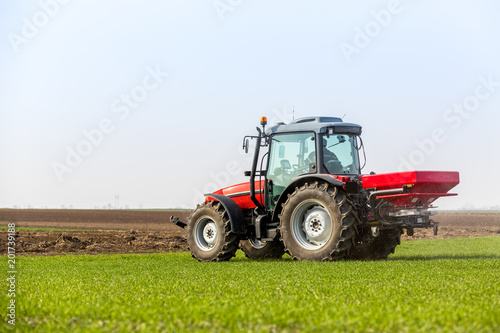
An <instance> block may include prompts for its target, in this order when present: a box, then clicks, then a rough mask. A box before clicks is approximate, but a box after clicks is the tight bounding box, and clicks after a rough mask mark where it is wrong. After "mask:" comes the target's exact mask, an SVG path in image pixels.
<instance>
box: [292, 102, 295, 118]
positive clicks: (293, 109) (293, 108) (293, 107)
mask: <svg viewBox="0 0 500 333" xmlns="http://www.w3.org/2000/svg"><path fill="white" fill-rule="evenodd" d="M292 120H295V105H294V106H292Z"/></svg>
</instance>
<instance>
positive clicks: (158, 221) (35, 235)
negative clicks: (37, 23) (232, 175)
mask: <svg viewBox="0 0 500 333" xmlns="http://www.w3.org/2000/svg"><path fill="white" fill-rule="evenodd" d="M171 215H175V216H179V217H180V220H181V221H186V219H187V216H188V215H189V212H188V211H151V210H142V211H141V210H57V209H40V210H39V209H28V210H20V209H1V210H0V221H1V225H2V226H4V227H6V226H7V224H8V223H15V224H16V228H17V231H16V253H17V254H18V255H23V254H25V255H26V254H28V255H31V254H35V255H36V254H38V255H53V254H65V253H89V254H90V253H93V254H97V253H150V252H165V251H186V250H187V246H186V241H185V232H184V230H183V229H181V228H179V227H177V226H175V225H174V224H172V223H170V216H171ZM434 220H436V221H439V222H441V224H440V229H439V234H438V235H437V236H434V234H433V231H432V230H431V229H417V230H415V235H414V236H413V237H409V236H406V235H404V236H403V237H402V240H405V241H406V240H413V239H442V238H453V237H483V236H500V214H496V213H466V212H464V213H443V214H439V215H437V216H436V217H435V218H434ZM22 228H44V229H56V230H19V229H22ZM57 229H63V230H57ZM0 235H1V238H2V239H3V240H4V242H3V243H4V244H6V240H7V230H5V229H3V230H0ZM6 252H7V248H6V247H5V246H2V247H0V254H6Z"/></svg>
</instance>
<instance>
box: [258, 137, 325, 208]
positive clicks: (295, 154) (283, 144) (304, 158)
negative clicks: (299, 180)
mask: <svg viewBox="0 0 500 333" xmlns="http://www.w3.org/2000/svg"><path fill="white" fill-rule="evenodd" d="M314 172H316V141H315V135H314V132H304V133H283V134H275V135H273V136H272V137H271V143H270V148H269V161H268V167H267V182H268V200H267V208H268V209H269V210H274V207H275V205H276V202H277V200H278V198H279V196H280V195H281V193H283V191H284V190H285V188H286V187H287V186H288V185H289V184H290V183H291V182H292V180H293V179H294V178H296V177H297V176H300V175H302V174H306V173H314Z"/></svg>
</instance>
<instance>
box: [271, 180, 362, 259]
mask: <svg viewBox="0 0 500 333" xmlns="http://www.w3.org/2000/svg"><path fill="white" fill-rule="evenodd" d="M308 190H313V192H316V193H317V192H319V191H321V192H324V193H326V194H327V195H328V196H329V197H330V201H331V202H330V203H331V204H332V206H333V209H335V210H337V212H338V216H339V217H340V226H339V227H340V230H339V231H338V234H339V237H338V240H337V242H336V244H334V246H333V249H332V250H331V251H330V252H328V253H325V254H323V255H322V256H321V257H316V258H314V259H313V260H318V261H336V260H341V259H344V258H345V257H346V256H347V255H348V254H349V251H350V249H351V246H352V245H353V243H354V238H355V235H356V229H355V224H356V221H357V219H356V217H355V214H354V211H353V205H352V203H351V202H350V200H349V198H348V197H347V195H346V194H345V193H344V192H343V191H341V190H339V188H338V187H336V186H333V185H331V184H329V183H327V182H319V181H314V182H310V183H305V184H304V185H302V186H300V187H296V188H295V190H294V192H292V193H290V194H289V195H288V198H287V200H286V202H285V203H283V204H282V210H281V213H280V214H279V218H280V227H279V229H280V233H281V235H282V236H281V239H280V240H281V241H282V242H283V244H284V247H285V251H286V252H287V253H289V254H290V255H291V256H292V259H293V260H303V259H304V258H303V255H301V254H300V251H293V250H292V251H291V247H292V246H291V244H289V242H291V238H292V237H283V232H284V231H285V230H283V226H284V223H289V222H288V221H285V219H286V217H285V216H284V212H285V211H286V209H287V206H289V205H293V201H295V200H294V198H296V197H297V196H299V195H300V194H301V193H303V192H305V191H308ZM317 196H318V197H319V196H321V195H320V194H318V195H317ZM291 202H292V203H291ZM294 252H295V253H294ZM297 252H299V253H297Z"/></svg>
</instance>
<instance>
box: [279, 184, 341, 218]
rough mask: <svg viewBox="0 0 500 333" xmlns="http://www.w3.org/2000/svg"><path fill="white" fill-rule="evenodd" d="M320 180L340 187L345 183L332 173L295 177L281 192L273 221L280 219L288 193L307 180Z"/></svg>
mask: <svg viewBox="0 0 500 333" xmlns="http://www.w3.org/2000/svg"><path fill="white" fill-rule="evenodd" d="M318 180H323V181H326V182H328V183H330V184H332V185H333V186H337V187H340V188H343V187H344V185H345V184H344V183H343V182H341V181H340V180H338V179H337V178H335V177H333V176H331V175H321V174H320V175H318V174H309V175H303V176H299V177H297V178H295V179H294V181H293V182H291V183H290V184H289V185H288V186H287V188H286V189H285V190H284V191H283V193H281V195H280V197H279V199H278V201H277V202H276V206H275V207H276V208H275V209H274V211H273V218H272V221H278V215H279V214H281V209H282V205H283V204H284V203H285V202H286V199H288V194H290V193H292V192H293V191H295V188H296V187H300V186H302V185H304V184H305V183H307V182H311V181H318Z"/></svg>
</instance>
